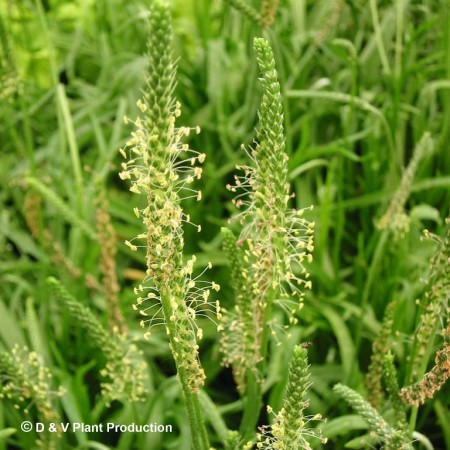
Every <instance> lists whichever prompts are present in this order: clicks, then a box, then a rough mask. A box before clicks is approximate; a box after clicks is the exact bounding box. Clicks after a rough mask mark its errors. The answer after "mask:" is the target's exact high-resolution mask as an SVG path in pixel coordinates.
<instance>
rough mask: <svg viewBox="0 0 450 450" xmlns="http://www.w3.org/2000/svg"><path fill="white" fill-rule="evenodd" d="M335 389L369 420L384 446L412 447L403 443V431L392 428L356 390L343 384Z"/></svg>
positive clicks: (370, 425)
mask: <svg viewBox="0 0 450 450" xmlns="http://www.w3.org/2000/svg"><path fill="white" fill-rule="evenodd" d="M333 390H334V392H336V394H338V395H339V397H341V398H343V399H344V400H345V401H346V402H347V403H348V404H349V405H350V406H351V407H352V408H353V409H354V410H355V411H356V412H357V413H358V414H359V415H360V416H361V417H362V418H363V419H364V420H365V421H366V422H367V424H368V425H369V428H370V430H371V431H372V432H373V434H374V435H375V436H376V438H377V439H378V440H379V441H382V442H383V443H384V448H386V449H389V450H399V449H407V448H411V447H408V444H407V443H405V444H403V443H401V439H402V437H403V432H402V431H397V430H395V429H394V428H392V427H391V426H390V425H389V424H388V423H387V422H386V421H385V420H384V418H383V417H382V416H381V415H380V414H379V413H378V411H377V410H376V409H375V408H374V407H373V406H371V405H370V404H369V403H368V402H367V401H366V400H365V399H364V398H363V397H362V396H361V395H360V394H358V393H357V392H356V391H354V390H353V389H350V388H349V387H347V386H344V385H343V384H337V385H336V386H334V388H333Z"/></svg>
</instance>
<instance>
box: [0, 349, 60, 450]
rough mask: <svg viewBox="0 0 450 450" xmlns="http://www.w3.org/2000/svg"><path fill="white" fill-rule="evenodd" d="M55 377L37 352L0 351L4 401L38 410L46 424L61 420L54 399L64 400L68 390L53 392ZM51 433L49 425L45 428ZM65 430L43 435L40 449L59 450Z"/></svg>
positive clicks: (27, 411)
mask: <svg viewBox="0 0 450 450" xmlns="http://www.w3.org/2000/svg"><path fill="white" fill-rule="evenodd" d="M51 386H52V376H51V373H50V370H49V369H48V367H46V366H44V365H43V364H42V362H41V361H40V360H39V356H38V355H37V354H36V352H30V351H29V350H28V348H27V347H24V348H23V349H20V348H19V347H18V346H16V347H14V348H13V349H12V351H11V354H10V353H7V352H0V399H4V398H7V399H9V400H12V401H14V402H15V405H14V406H15V407H16V408H17V409H19V408H21V407H22V408H23V411H24V413H25V414H27V415H28V414H30V409H31V407H32V406H34V408H35V409H36V412H37V414H38V417H39V420H41V421H42V422H44V423H45V424H46V425H50V424H57V423H59V422H60V421H61V418H60V415H59V413H58V412H57V409H56V408H55V405H54V402H53V398H54V397H55V396H59V397H61V396H62V395H63V394H64V390H63V389H62V388H60V389H59V390H58V391H57V392H54V391H52V387H51ZM45 429H46V430H48V426H46V427H45ZM60 431H61V430H59V431H58V432H57V433H51V432H50V433H48V432H45V433H42V434H41V435H40V437H39V440H38V441H37V444H38V447H39V448H42V449H45V450H55V449H56V448H57V447H58V445H57V441H56V439H55V438H61V432H60Z"/></svg>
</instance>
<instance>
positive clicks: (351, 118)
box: [0, 0, 450, 449]
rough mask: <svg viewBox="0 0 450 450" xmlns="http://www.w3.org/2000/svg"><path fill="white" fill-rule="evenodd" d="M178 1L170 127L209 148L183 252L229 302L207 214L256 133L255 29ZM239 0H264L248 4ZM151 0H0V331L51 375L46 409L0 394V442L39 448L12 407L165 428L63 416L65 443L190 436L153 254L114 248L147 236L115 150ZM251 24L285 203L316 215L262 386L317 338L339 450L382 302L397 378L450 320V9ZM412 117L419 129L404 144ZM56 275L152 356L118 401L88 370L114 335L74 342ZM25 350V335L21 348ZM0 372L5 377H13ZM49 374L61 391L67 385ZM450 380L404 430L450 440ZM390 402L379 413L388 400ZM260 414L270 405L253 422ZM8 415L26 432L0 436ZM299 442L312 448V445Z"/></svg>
mask: <svg viewBox="0 0 450 450" xmlns="http://www.w3.org/2000/svg"><path fill="white" fill-rule="evenodd" d="M172 3H173V24H174V32H175V44H176V56H177V57H178V58H179V68H178V84H177V87H176V96H177V98H178V99H179V101H180V103H181V105H182V111H183V124H185V125H189V126H194V127H195V126H197V125H199V126H200V127H201V129H202V132H201V133H200V134H199V135H195V136H194V135H193V136H191V137H190V146H191V147H192V148H194V149H197V150H199V151H200V152H204V153H206V155H207V158H206V162H205V164H204V176H203V178H202V181H201V183H202V186H201V189H202V194H203V199H202V201H201V202H191V203H189V202H188V204H187V205H186V210H187V211H188V213H189V214H190V216H191V219H192V221H193V222H194V223H197V224H200V225H201V227H202V232H201V233H200V234H198V233H197V230H196V229H195V228H194V227H192V228H189V227H187V228H186V229H185V241H186V246H185V251H186V253H187V256H189V255H190V254H194V253H195V254H196V255H197V266H198V268H199V269H200V268H202V267H204V266H205V265H206V264H207V262H208V261H211V262H212V264H213V270H212V271H209V272H208V276H210V277H211V279H214V280H215V281H216V282H219V283H220V284H221V291H220V298H221V303H222V304H223V306H225V307H227V306H229V305H231V304H232V301H233V294H232V290H231V287H230V283H229V270H228V267H227V259H226V257H225V255H224V253H223V251H222V249H221V238H220V227H221V226H223V225H225V224H226V223H227V219H228V218H229V216H230V215H231V213H232V211H233V207H232V205H231V201H230V200H231V198H232V197H231V194H230V193H229V192H228V191H227V190H226V189H225V185H226V184H227V183H229V182H232V180H233V174H234V172H235V166H236V164H242V163H243V162H245V158H246V156H245V154H244V152H243V151H242V150H241V149H240V144H241V143H245V144H250V143H251V142H252V139H253V136H254V127H255V125H256V123H257V115H256V113H257V107H258V104H259V100H260V94H261V93H260V89H259V87H258V84H257V78H258V71H257V65H256V61H255V57H254V55H253V53H252V50H251V42H252V38H253V37H254V36H259V35H261V34H262V33H263V31H262V29H261V27H259V26H258V25H257V24H255V23H253V22H252V21H251V20H249V19H248V18H247V17H245V16H244V15H242V14H241V13H240V12H239V11H237V10H236V9H233V8H232V7H231V6H230V5H229V4H227V3H226V2H223V1H219V0H217V1H208V0H197V1H187V0H183V1H181V0H176V1H173V2H172ZM249 3H250V4H253V5H254V6H255V7H258V8H259V3H260V2H259V1H258V0H254V1H253V2H251V1H250V2H249ZM148 7H149V4H148V2H145V1H139V0H132V1H129V0H127V1H124V0H98V1H88V0H86V1H82V0H79V1H64V0H45V1H44V0H36V1H31V0H30V1H27V0H23V1H13V0H1V1H0V42H1V59H0V69H1V72H0V114H1V121H0V143H1V148H0V152H1V164H0V175H1V186H2V188H1V192H0V202H1V208H0V255H1V256H0V258H1V262H0V286H1V289H0V349H1V350H2V352H3V354H11V351H12V350H13V348H14V346H15V345H16V344H18V345H19V346H20V347H23V346H25V345H26V346H27V347H28V349H29V351H30V352H33V351H34V352H36V354H37V355H38V357H39V358H40V360H41V361H44V362H45V365H46V366H47V367H48V369H49V373H48V374H47V375H45V377H47V378H49V379H50V378H51V380H49V381H48V386H49V389H50V390H52V391H55V394H54V395H53V394H52V395H51V396H50V398H51V406H48V405H44V404H42V405H41V404H40V403H39V401H36V400H35V401H34V403H31V405H30V401H28V400H27V399H26V398H25V399H24V400H23V401H21V399H20V398H19V399H15V400H14V399H12V400H14V401H12V400H11V399H10V400H8V399H7V400H5V401H2V403H0V428H3V429H4V431H1V432H0V449H7V448H11V449H12V448H20V449H29V448H33V446H34V445H35V441H36V439H37V435H36V434H35V433H28V434H26V433H23V432H21V431H20V429H19V428H20V423H21V422H22V421H23V420H26V419H29V418H30V417H31V418H32V419H30V420H32V421H35V420H39V417H41V416H40V414H41V415H42V414H44V415H45V411H52V413H54V414H57V416H59V417H60V418H62V419H64V421H72V422H85V423H91V424H95V423H100V422H107V421H114V422H117V423H131V422H136V423H151V422H159V423H170V424H173V425H174V427H175V431H174V433H172V434H151V433H149V434H133V433H123V434H121V435H120V434H111V435H106V434H105V433H82V432H79V433H76V434H65V435H63V436H62V437H61V441H58V443H57V444H55V445H59V446H61V448H97V449H105V448H117V449H132V448H133V449H158V448H173V449H183V448H189V430H188V426H187V422H186V416H185V412H184V409H183V405H182V402H181V400H180V389H179V385H178V382H177V380H176V378H175V377H174V373H175V372H174V365H173V362H172V358H171V354H170V351H169V348H168V346H167V342H166V339H165V336H164V331H163V330H161V332H160V333H159V332H158V333H154V334H153V335H152V337H151V340H150V341H149V342H147V341H144V340H143V333H142V330H141V329H140V328H139V317H138V315H137V314H136V312H135V311H134V310H133V309H132V307H131V305H132V304H133V303H134V302H135V295H134V293H133V287H134V286H136V285H137V284H139V281H140V280H141V279H142V277H143V271H144V270H145V255H144V253H143V252H132V251H130V249H129V248H128V247H127V246H125V245H124V244H123V241H124V240H125V239H129V238H130V237H132V236H135V235H137V234H139V233H141V232H142V228H141V223H140V221H139V220H138V219H137V218H136V217H135V216H134V214H133V211H132V208H133V206H134V203H135V202H136V199H135V198H134V197H133V198H131V194H130V193H129V192H128V191H127V188H126V186H125V184H124V183H122V182H121V181H120V180H119V178H118V175H117V174H118V172H119V170H120V156H119V152H118V149H119V148H120V147H122V146H123V145H124V143H125V141H126V140H127V139H128V136H129V134H130V131H131V128H130V126H129V125H126V124H125V123H124V121H123V116H124V115H127V116H130V117H135V116H136V115H137V107H136V100H137V99H138V98H139V97H140V96H141V89H142V87H143V83H144V75H145V62H146V59H145V53H146V41H147V31H148ZM264 33H265V35H266V36H268V38H269V40H270V42H271V45H272V47H273V49H274V53H275V58H276V62H277V69H278V72H279V77H280V83H281V87H282V90H283V96H284V116H285V129H286V137H287V141H286V143H287V152H288V154H289V156H290V160H289V168H290V173H289V179H290V182H291V183H292V187H293V189H294V190H295V192H296V198H295V203H296V207H297V208H298V209H300V208H302V207H307V206H309V205H311V204H313V205H314V210H313V211H312V212H310V213H309V214H310V218H311V219H313V220H315V222H316V234H315V251H314V261H313V263H312V264H311V265H310V272H311V278H312V283H313V289H312V291H311V292H310V293H308V294H307V296H306V298H305V306H304V308H303V309H302V310H301V312H300V313H299V314H298V319H299V323H298V324H297V325H295V326H293V327H292V328H291V330H290V336H288V335H285V334H282V333H281V334H280V336H278V338H277V339H278V340H279V341H280V342H281V345H280V346H277V345H276V342H274V343H273V345H272V346H271V351H270V361H269V363H268V368H269V370H268V373H269V376H268V379H267V381H266V383H265V386H264V389H265V400H266V401H267V403H268V404H270V405H271V406H272V407H273V408H274V410H277V409H278V408H279V407H280V403H281V399H282V396H283V391H284V389H285V386H286V381H287V367H288V363H289V359H290V355H291V352H292V348H293V346H294V345H295V344H296V343H299V342H304V341H308V342H312V343H313V346H312V347H310V348H309V349H308V358H309V362H310V364H311V368H310V371H311V378H310V380H311V382H312V386H311V388H310V390H309V398H310V400H311V401H310V407H309V410H310V413H311V414H316V413H320V414H322V416H323V417H326V418H327V419H328V422H327V423H326V424H324V423H322V424H321V425H320V426H321V427H322V429H323V433H324V435H325V436H327V437H328V438H329V443H328V447H329V448H333V449H341V448H344V447H345V445H346V443H348V442H349V441H352V439H353V438H355V437H356V436H359V435H362V434H364V433H366V432H367V429H368V425H367V424H366V422H365V421H364V420H363V419H362V418H361V417H360V416H358V415H357V414H356V413H355V412H354V411H352V410H351V409H350V407H348V406H347V405H346V404H345V403H343V402H342V401H341V400H340V399H339V397H338V396H337V395H336V393H335V392H333V390H332V388H333V386H334V385H335V384H336V383H343V384H346V385H348V386H350V387H352V388H353V389H355V390H357V391H359V392H362V393H364V389H365V388H364V374H365V373H366V372H367V370H368V367H369V364H370V355H371V352H372V342H373V341H374V339H375V337H376V336H377V335H378V333H379V330H380V323H381V321H382V319H383V316H384V314H385V310H386V307H387V305H388V304H389V303H390V302H392V301H393V300H395V302H396V306H395V311H394V313H393V325H392V332H389V333H388V335H389V337H388V338H387V341H386V342H387V348H389V349H390V350H392V352H393V353H394V355H395V365H396V366H397V370H398V377H399V384H400V387H401V386H403V385H407V384H410V383H412V382H414V381H417V379H419V378H420V376H421V375H423V373H425V371H426V370H427V368H428V369H429V368H430V367H432V366H433V364H434V358H435V356H434V355H435V352H436V350H437V349H439V348H442V337H441V336H440V335H439V332H440V331H441V330H442V329H444V328H445V327H447V325H448V324H447V321H448V303H447V302H448V299H449V287H448V274H449V272H448V271H447V272H445V270H444V269H443V268H442V267H443V266H439V268H436V267H437V266H436V264H435V265H434V266H433V264H432V265H431V266H430V260H431V258H432V256H433V255H435V254H436V252H437V250H438V248H439V245H440V244H439V239H437V238H433V236H431V234H429V235H430V236H431V239H422V237H423V230H424V229H428V230H430V232H432V233H435V234H436V235H441V236H443V235H444V234H445V232H446V231H445V222H444V219H445V218H446V217H448V216H449V204H450V151H449V147H448V143H449V139H450V5H449V3H448V1H446V0H441V1H431V0H430V1H420V2H419V1H414V0H410V1H407V0H398V1H395V2H389V1H382V0H379V1H375V0H371V1H362V0H346V1H344V0H337V1H335V2H328V1H325V0H320V1H307V0H282V1H281V2H280V5H279V7H278V10H277V12H276V17H275V22H274V23H273V24H272V26H271V27H270V29H269V30H266V31H264ZM425 132H429V134H430V136H431V141H432V144H431V141H430V142H428V143H427V144H426V149H425V150H424V151H422V150H420V149H419V150H418V152H419V153H420V152H422V153H423V154H419V156H417V153H414V148H419V147H417V144H418V143H419V141H420V139H421V137H422V136H423V135H424V133H425ZM426 136H427V135H426ZM427 149H428V150H427ZM414 155H415V156H414ZM408 164H409V165H410V166H409V167H410V169H408V170H409V172H405V168H406V167H408ZM411 164H412V165H411ZM405 173H406V174H407V177H405V176H404V174H405ZM402 176H403V181H402ZM396 192H397V194H395V193H396ZM398 192H400V194H398ZM395 195H396V196H395ZM393 198H394V199H396V202H397V203H394V206H395V205H397V206H399V205H400V207H397V209H396V207H394V206H392V204H391V202H392V199H393ZM390 204H391V207H389V205H390ZM403 206H405V211H403V209H402V207H403ZM385 214H387V215H386V216H385ZM383 216H384V220H382V218H383ZM383 226H384V228H383ZM447 245H448V242H447ZM447 262H448V261H447ZM441 263H442V261H441ZM444 263H445V260H444ZM442 264H443V263H442ZM439 270H442V271H443V272H442V273H441V272H439ZM447 270H448V269H447ZM436 271H437V272H436ZM49 276H53V277H55V278H56V279H58V280H60V281H61V282H62V283H63V285H64V286H65V287H66V289H67V291H68V292H70V294H71V295H72V296H73V297H74V298H75V299H77V300H78V301H79V302H80V303H82V304H83V305H85V306H88V307H89V308H90V309H91V310H92V311H93V312H94V316H95V320H98V321H100V322H101V323H102V324H103V326H104V328H105V330H107V328H108V326H112V325H114V326H116V327H118V328H119V329H121V330H122V331H126V330H128V332H129V337H128V339H132V340H134V341H135V343H136V345H137V347H138V349H139V350H140V351H142V352H143V355H142V358H143V359H144V360H145V361H146V362H147V364H148V367H149V369H148V371H147V373H148V379H147V380H146V381H145V384H146V389H147V390H148V395H147V396H146V398H145V401H144V402H143V403H138V404H132V403H130V402H127V401H120V399H119V400H115V401H114V400H113V402H112V403H111V404H110V405H109V402H108V399H107V398H106V397H105V395H101V393H100V392H101V391H100V389H101V382H102V377H101V375H99V371H100V370H101V369H102V368H103V366H104V359H105V352H107V351H108V348H109V347H108V345H107V344H104V345H102V341H101V337H99V338H98V340H95V339H93V338H91V337H90V338H89V339H86V329H88V328H86V325H85V326H83V324H81V323H80V321H77V320H76V317H77V315H76V314H77V313H71V312H70V308H68V307H65V305H64V304H62V302H60V301H57V300H56V298H55V296H54V295H53V294H52V293H51V289H50V288H49V285H48V283H47V282H46V280H47V278H48V277H49ZM436 277H437V278H436ZM430 278H431V280H432V284H433V285H435V284H436V283H437V280H441V281H439V282H441V283H442V284H443V286H444V287H443V288H442V291H441V292H439V293H438V294H439V295H436V296H435V297H437V300H436V299H434V297H433V295H428V296H426V295H425V294H426V293H427V292H430V285H427V284H426V280H428V279H430ZM442 280H444V281H442ZM445 281H447V284H445ZM431 288H432V286H431ZM430 297H431V300H428V299H429V298H430ZM417 299H420V301H416V300H417ZM434 301H436V302H438V303H439V304H440V305H441V306H442V308H441V309H440V310H439V312H438V314H436V317H435V318H434V319H433V320H434V321H433V322H432V323H431V325H430V326H431V331H430V333H429V335H428V337H429V338H427V340H426V351H425V353H424V355H422V356H423V358H422V360H421V364H422V367H421V369H420V370H418V371H416V372H415V371H414V370H413V369H414V367H413V363H412V361H414V358H417V355H418V354H419V353H420V352H419V350H418V348H419V347H420V342H421V341H420V336H418V332H417V327H418V324H419V323H420V317H421V315H422V314H423V313H424V312H425V311H426V310H427V307H429V305H430V304H431V303H433V302H434ZM433 304H434V303H433ZM108 324H109V325H108ZM202 328H203V329H204V338H203V340H202V344H201V349H200V353H201V361H202V364H203V367H204V369H205V372H206V390H205V393H204V394H203V397H202V398H203V400H202V402H203V403H202V404H203V407H204V408H205V409H206V410H207V412H208V413H207V414H206V415H207V417H209V418H210V419H209V422H208V428H209V431H210V435H211V441H212V445H214V446H216V447H217V448H221V445H222V444H221V443H220V438H221V437H222V436H223V434H224V430H225V432H226V429H225V427H228V428H229V429H237V428H238V426H239V421H240V418H241V412H242V402H241V400H239V397H238V394H237V392H236V389H235V385H234V382H233V379H232V376H231V371H230V369H228V368H224V367H222V366H221V364H220V361H221V355H220V344H219V340H218V335H217V332H216V328H215V327H214V326H213V324H211V323H210V322H205V324H203V325H202ZM111 329H112V328H111ZM105 332H106V331H105ZM113 333H114V334H117V330H114V331H113ZM88 336H91V335H89V333H88ZM105 339H106V341H107V340H108V338H105ZM106 341H105V342H106ZM105 348H106V350H105ZM22 352H23V350H22ZM19 353H20V352H19ZM107 356H108V355H107ZM28 358H29V356H27V353H26V352H25V353H23V354H22V356H20V357H19V361H22V363H23V361H25V360H28ZM9 362H10V361H9ZM7 363H8V361H7V362H6V363H5V362H4V361H3V363H2V362H1V361H0V365H1V364H3V365H4V366H5V365H7ZM33 364H34V363H33V361H31V362H29V364H28V366H29V367H28V369H26V370H25V375H24V376H25V377H27V376H28V377H29V378H30V379H34V378H33V377H36V370H37V369H36V368H35V366H34V365H33ZM33 367H34V368H33ZM414 374H415V378H414ZM43 377H44V376H43ZM45 377H44V378H45ZM36 379H37V378H36ZM0 380H3V386H5V383H6V382H7V378H6V377H5V376H4V377H3V378H1V379H0ZM58 386H61V387H63V388H64V391H65V394H64V395H62V396H61V397H58V396H57V395H56V391H57V389H58ZM45 389H47V388H45ZM45 389H44V390H45ZM448 389H449V388H448V385H447V386H444V387H443V389H442V390H441V391H440V392H438V393H437V394H436V395H435V397H434V398H433V399H431V400H427V401H426V403H425V404H424V405H423V406H421V407H420V409H419V410H418V412H417V410H415V409H413V410H411V411H410V414H409V416H408V420H409V421H410V422H409V423H410V424H411V426H412V428H413V429H415V430H417V431H418V432H420V433H421V434H422V435H423V436H426V438H427V439H428V440H429V442H428V441H427V439H425V438H423V439H422V443H420V442H418V443H415V444H414V446H415V448H433V447H431V445H432V446H434V448H435V449H444V448H450V425H449V424H450V413H449V410H448V406H449V404H450V393H449V390H448ZM46 392H47V393H48V390H47V391H46ZM25 397H26V395H25ZM44 397H45V395H44ZM47 397H48V396H47ZM15 404H18V406H19V408H18V409H16V408H15V407H14V405H15ZM27 405H28V408H29V409H30V408H31V409H30V411H28V412H26V411H25V412H24V409H27ZM385 410H387V411H388V415H389V405H387V406H386V407H385ZM268 420H269V419H268V418H267V417H266V414H265V413H263V415H262V417H261V423H267V422H268ZM11 429H17V432H15V433H14V434H11V435H9V433H13V430H11ZM43 445H44V448H45V445H47V444H45V442H44V444H43ZM48 445H50V444H48ZM52 445H53V444H52ZM311 445H312V446H313V448H323V444H322V443H320V441H312V443H311ZM351 445H353V448H356V447H355V446H357V445H358V444H357V443H356V441H352V444H351ZM47 448H50V447H49V446H47Z"/></svg>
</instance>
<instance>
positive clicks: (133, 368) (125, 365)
mask: <svg viewBox="0 0 450 450" xmlns="http://www.w3.org/2000/svg"><path fill="white" fill-rule="evenodd" d="M47 284H48V285H49V287H50V289H51V290H52V292H53V294H54V295H55V297H56V298H57V299H58V301H59V302H60V303H61V304H62V305H63V306H64V307H65V308H66V310H67V312H68V313H69V315H70V318H71V320H72V321H73V322H74V323H77V324H78V325H79V326H80V328H82V329H83V331H84V332H85V333H86V335H87V337H88V338H89V340H90V341H92V342H93V343H94V344H95V346H96V347H97V348H100V349H101V350H102V352H103V354H104V355H105V358H106V365H105V367H104V368H103V369H102V370H101V372H100V374H101V375H102V376H103V377H104V380H105V381H104V382H103V383H102V384H101V387H102V393H103V395H104V396H105V398H106V400H107V401H108V402H111V401H113V400H120V399H121V400H123V399H126V400H128V401H131V402H137V401H142V400H143V399H144V398H145V395H146V394H147V390H146V388H145V385H144V384H145V377H146V370H147V365H146V364H145V363H144V362H143V361H142V360H141V358H140V355H139V352H138V349H137V348H136V346H135V345H130V346H128V345H126V344H125V342H124V339H123V337H122V336H120V337H119V336H118V335H117V334H113V333H111V332H110V331H109V330H108V329H106V328H105V327H104V326H103V325H102V324H101V322H100V321H99V320H98V319H97V318H96V317H95V315H94V314H93V313H92V311H91V310H90V309H89V308H87V307H86V306H84V305H83V304H81V303H80V302H79V301H77V300H76V299H75V298H73V297H72V296H71V295H70V294H69V293H68V292H67V290H66V288H65V287H64V286H63V285H62V284H61V283H60V282H59V281H58V280H56V279H55V278H49V279H48V280H47Z"/></svg>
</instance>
